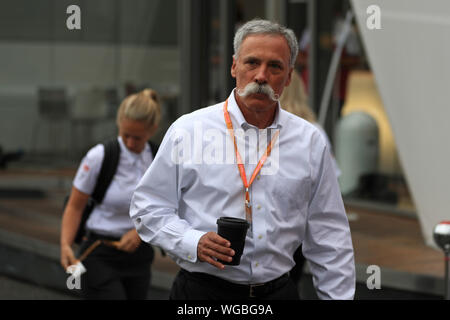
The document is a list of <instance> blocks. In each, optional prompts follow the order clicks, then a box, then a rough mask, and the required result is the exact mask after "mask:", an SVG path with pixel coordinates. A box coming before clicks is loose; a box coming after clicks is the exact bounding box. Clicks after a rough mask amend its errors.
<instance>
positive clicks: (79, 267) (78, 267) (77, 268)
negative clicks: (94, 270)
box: [66, 261, 87, 278]
mask: <svg viewBox="0 0 450 320" xmlns="http://www.w3.org/2000/svg"><path fill="white" fill-rule="evenodd" d="M86 271H87V270H86V267H85V266H84V265H83V264H82V263H81V261H78V262H77V263H76V264H72V265H70V266H68V267H67V270H66V272H67V273H69V274H71V275H72V276H73V277H74V278H78V277H80V276H81V275H82V274H83V273H85V272H86Z"/></svg>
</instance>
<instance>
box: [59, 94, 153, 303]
mask: <svg viewBox="0 0 450 320" xmlns="http://www.w3.org/2000/svg"><path fill="white" fill-rule="evenodd" d="M160 119H161V110H160V101H159V97H158V95H157V93H156V92H155V91H154V90H151V89H145V90H143V91H141V92H139V93H136V94H132V95H130V96H128V97H127V98H125V99H124V100H123V101H122V103H121V105H120V107H119V109H118V112H117V120H116V123H117V127H118V129H119V135H118V137H117V138H115V139H113V140H111V141H109V142H108V143H110V144H115V145H116V146H117V150H118V153H119V154H118V164H117V168H116V171H115V173H114V176H113V177H112V180H111V182H110V184H109V186H108V187H107V189H106V193H105V194H104V197H103V200H102V201H101V203H96V204H95V206H94V208H93V210H92V212H91V213H90V215H89V218H88V219H87V221H86V225H85V226H82V225H81V224H82V222H81V221H82V215H83V211H84V209H85V207H86V205H87V204H88V201H90V198H91V197H92V195H93V193H94V190H96V188H95V187H96V185H97V182H98V181H97V180H98V179H97V178H98V177H99V174H100V171H101V169H102V168H103V164H102V163H103V159H104V158H105V157H106V155H105V153H106V150H107V147H106V146H107V145H106V144H98V145H96V146H94V147H93V148H92V149H90V150H89V151H88V153H87V154H86V156H85V157H84V158H83V159H82V161H81V164H80V166H79V168H78V171H77V173H76V176H75V179H74V181H73V186H72V190H71V194H70V197H69V200H68V203H67V206H66V208H65V210H64V213H63V218H62V224H61V237H60V244H61V265H62V266H63V267H64V269H66V270H67V268H68V267H69V266H71V265H74V264H76V263H77V262H78V259H77V258H75V254H74V251H73V249H72V245H73V243H74V241H75V238H76V235H77V231H78V229H79V228H83V227H84V229H85V230H86V234H85V237H84V239H83V242H82V243H81V245H80V253H83V252H85V251H89V252H90V250H91V249H92V248H94V247H95V244H97V243H100V245H99V246H97V247H95V249H93V250H92V252H90V253H89V255H87V258H86V259H85V260H83V262H82V263H83V265H84V266H85V267H86V269H87V272H86V273H84V274H83V275H82V276H81V286H82V288H81V289H82V293H83V295H84V297H85V298H86V299H145V298H146V296H147V292H148V288H149V284H150V266H151V263H152V261H153V249H152V247H151V246H150V245H148V244H146V243H144V242H142V241H141V239H140V238H139V236H138V234H137V232H136V229H135V228H134V224H133V222H132V221H131V219H130V216H129V207H130V202H131V197H132V195H133V192H134V188H135V186H136V185H137V183H138V182H139V180H140V179H141V177H142V176H143V175H144V173H145V171H146V170H147V168H148V167H149V166H150V164H151V163H152V161H153V159H154V157H155V153H156V150H157V146H156V145H153V144H150V143H149V139H150V138H151V137H152V136H153V135H154V134H155V132H156V130H157V128H158V125H159V122H160ZM108 150H109V149H108ZM86 249H88V250H86ZM86 253H87V252H86Z"/></svg>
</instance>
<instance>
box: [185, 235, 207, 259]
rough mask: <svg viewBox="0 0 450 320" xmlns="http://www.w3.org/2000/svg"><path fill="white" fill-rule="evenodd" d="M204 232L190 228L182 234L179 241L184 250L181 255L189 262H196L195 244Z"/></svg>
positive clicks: (196, 244)
mask: <svg viewBox="0 0 450 320" xmlns="http://www.w3.org/2000/svg"><path fill="white" fill-rule="evenodd" d="M205 233H206V232H203V231H198V230H194V229H191V230H189V231H187V232H186V233H185V234H184V237H183V240H182V241H181V244H182V248H183V251H184V256H183V257H181V258H182V259H185V260H187V261H189V262H192V263H195V262H197V246H198V242H199V240H200V238H201V237H202V236H203V235H204V234H205Z"/></svg>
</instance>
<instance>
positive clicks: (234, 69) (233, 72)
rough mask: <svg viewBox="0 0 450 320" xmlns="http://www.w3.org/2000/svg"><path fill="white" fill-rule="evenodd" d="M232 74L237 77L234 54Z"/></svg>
mask: <svg viewBox="0 0 450 320" xmlns="http://www.w3.org/2000/svg"><path fill="white" fill-rule="evenodd" d="M231 76H232V77H233V78H236V59H235V58H234V56H233V64H232V65H231Z"/></svg>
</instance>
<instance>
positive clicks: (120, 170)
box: [73, 137, 153, 237]
mask: <svg viewBox="0 0 450 320" xmlns="http://www.w3.org/2000/svg"><path fill="white" fill-rule="evenodd" d="M117 139H118V141H119V145H120V158H119V164H118V166H117V171H116V173H115V175H114V177H113V179H112V181H111V184H110V185H109V187H108V189H107V191H106V193H105V197H104V198H103V201H102V203H101V204H99V205H96V206H95V207H94V210H93V211H92V213H91V215H90V216H89V219H88V220H87V222H86V229H87V230H91V231H94V232H96V233H99V234H102V235H108V236H115V237H121V236H122V235H123V234H124V233H126V232H127V231H129V230H130V229H133V228H134V224H133V222H132V221H131V219H130V215H129V210H130V202H131V197H132V195H133V192H134V188H135V187H136V185H137V183H138V182H139V180H140V179H141V178H142V176H143V175H144V173H145V171H146V170H147V169H148V167H149V166H150V164H151V163H152V160H153V156H152V152H151V150H150V147H149V145H148V144H146V146H145V149H144V150H143V151H142V152H141V153H140V154H137V153H134V152H131V151H130V150H128V148H127V147H126V146H125V145H124V143H123V141H122V138H121V137H118V138H117ZM104 156H105V148H104V146H103V145H102V144H98V145H96V146H95V147H93V148H92V149H90V150H89V151H88V153H87V154H86V156H85V157H84V158H83V160H82V161H81V164H80V166H79V168H78V171H77V174H76V176H75V179H74V181H73V186H74V187H75V188H77V189H78V190H80V191H81V192H84V193H86V194H92V193H93V192H94V188H95V185H96V183H97V177H98V175H99V174H100V169H101V166H102V161H103V158H104Z"/></svg>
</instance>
